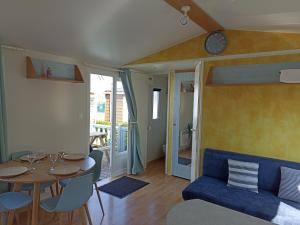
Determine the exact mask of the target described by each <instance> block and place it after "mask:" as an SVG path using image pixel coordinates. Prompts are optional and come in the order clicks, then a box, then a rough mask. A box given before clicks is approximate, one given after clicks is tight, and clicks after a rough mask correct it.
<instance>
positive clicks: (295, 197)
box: [278, 166, 300, 203]
mask: <svg viewBox="0 0 300 225" xmlns="http://www.w3.org/2000/svg"><path fill="white" fill-rule="evenodd" d="M299 184H300V170H295V169H291V168H288V167H284V166H283V167H281V181H280V188H279V193H278V197H279V198H283V199H287V200H291V201H295V202H299V203H300V192H299Z"/></svg>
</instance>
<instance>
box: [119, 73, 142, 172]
mask: <svg viewBox="0 0 300 225" xmlns="http://www.w3.org/2000/svg"><path fill="white" fill-rule="evenodd" d="M119 74H120V78H121V80H122V84H123V89H124V93H125V97H126V101H127V107H128V114H129V130H128V137H129V139H128V147H129V152H128V154H129V160H128V163H129V165H128V172H129V173H130V174H137V173H140V172H143V171H144V166H143V163H142V160H141V146H140V134H139V127H138V123H137V106H136V101H135V95H134V91H133V87H132V81H131V72H130V70H129V69H124V70H122V72H120V73H119Z"/></svg>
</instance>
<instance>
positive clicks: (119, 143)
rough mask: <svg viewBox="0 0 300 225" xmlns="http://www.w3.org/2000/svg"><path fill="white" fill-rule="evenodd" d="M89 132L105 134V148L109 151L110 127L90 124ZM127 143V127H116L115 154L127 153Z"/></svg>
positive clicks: (110, 142)
mask: <svg viewBox="0 0 300 225" xmlns="http://www.w3.org/2000/svg"><path fill="white" fill-rule="evenodd" d="M90 132H104V133H107V136H106V140H105V146H103V147H107V146H109V147H110V149H111V147H112V146H111V145H112V141H111V138H112V132H111V126H110V125H101V124H92V125H91V127H90ZM127 142H128V127H125V126H116V142H115V143H116V146H115V149H116V151H117V152H125V151H127Z"/></svg>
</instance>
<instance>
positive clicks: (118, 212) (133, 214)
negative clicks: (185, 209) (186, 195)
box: [22, 160, 188, 225]
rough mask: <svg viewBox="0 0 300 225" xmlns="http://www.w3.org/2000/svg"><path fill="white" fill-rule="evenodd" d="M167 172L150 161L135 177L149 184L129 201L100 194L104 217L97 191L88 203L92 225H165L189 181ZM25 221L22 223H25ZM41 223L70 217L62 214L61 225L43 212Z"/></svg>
mask: <svg viewBox="0 0 300 225" xmlns="http://www.w3.org/2000/svg"><path fill="white" fill-rule="evenodd" d="M164 170H165V169H164V160H157V161H154V162H151V163H150V164H149V165H148V167H147V170H146V172H145V173H143V174H141V175H138V176H133V177H134V178H137V179H141V180H143V181H146V182H149V183H150V184H149V185H147V186H146V187H144V188H142V189H140V190H138V191H136V192H134V193H133V194H131V195H129V196H127V197H126V198H123V199H119V198H116V197H113V196H111V195H109V194H106V193H103V192H101V197H102V201H103V205H104V210H105V216H104V217H102V213H101V210H100V205H99V202H98V199H97V196H96V193H95V192H94V194H93V196H92V198H91V199H90V200H89V202H88V207H89V210H90V213H91V217H92V222H93V225H165V219H166V215H167V213H168V211H169V210H170V209H171V208H172V206H174V205H175V204H176V203H178V202H180V201H182V197H181V192H182V190H183V189H184V188H185V187H186V186H187V185H188V181H187V180H184V179H181V178H177V177H173V176H167V175H165V174H164ZM105 182H108V181H105ZM105 182H102V184H103V183H105ZM99 184H100V185H101V183H99ZM74 216H75V217H74V222H73V224H74V225H81V224H82V223H81V222H80V219H79V212H75V215H74ZM24 217H25V215H22V220H23V218H24ZM25 219H26V218H24V220H23V221H26V220H25ZM25 224H26V223H25V222H24V225H25ZM40 224H41V225H46V224H53V225H59V224H60V225H66V224H68V223H67V215H60V223H59V220H58V218H54V219H53V216H52V215H49V214H46V213H44V212H42V213H41V222H40ZM86 224H88V223H86ZM22 225H23V223H22Z"/></svg>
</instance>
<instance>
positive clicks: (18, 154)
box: [10, 151, 32, 160]
mask: <svg viewBox="0 0 300 225" xmlns="http://www.w3.org/2000/svg"><path fill="white" fill-rule="evenodd" d="M31 153H32V152H31V151H20V152H14V153H12V154H11V155H10V158H11V160H16V159H18V158H20V157H22V156H24V155H29V154H31Z"/></svg>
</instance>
